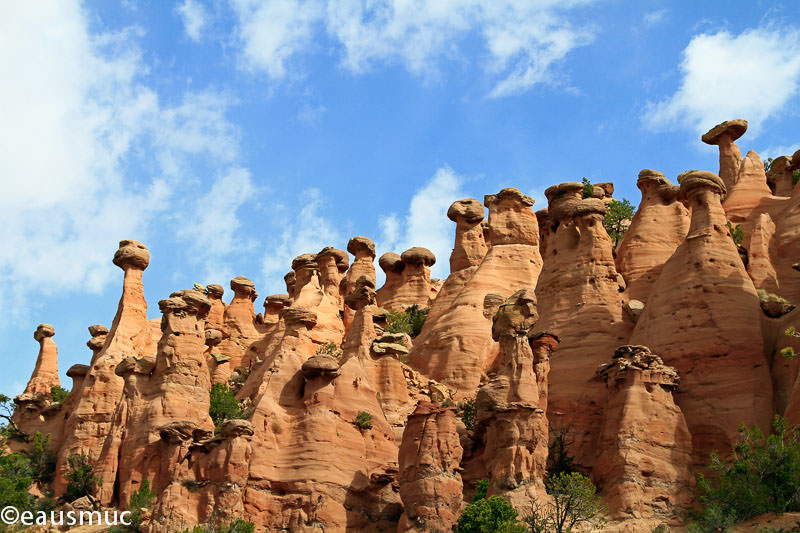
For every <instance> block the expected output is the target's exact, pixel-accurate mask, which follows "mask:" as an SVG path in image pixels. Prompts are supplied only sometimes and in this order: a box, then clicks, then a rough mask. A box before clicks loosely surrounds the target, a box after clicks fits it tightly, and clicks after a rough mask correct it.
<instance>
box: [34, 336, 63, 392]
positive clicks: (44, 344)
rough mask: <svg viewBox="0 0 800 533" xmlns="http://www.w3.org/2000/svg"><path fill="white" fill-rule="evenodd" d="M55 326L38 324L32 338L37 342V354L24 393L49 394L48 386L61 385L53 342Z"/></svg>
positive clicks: (56, 351)
mask: <svg viewBox="0 0 800 533" xmlns="http://www.w3.org/2000/svg"><path fill="white" fill-rule="evenodd" d="M55 334H56V330H55V328H53V326H51V325H50V324H39V327H37V328H36V331H35V332H34V333H33V338H34V339H35V340H36V342H38V343H39V355H38V356H37V357H36V366H35V367H34V369H33V374H32V375H31V379H30V380H29V381H28V386H27V387H25V394H35V393H41V394H50V387H55V386H58V385H61V382H60V381H59V379H58V348H57V347H56V343H55V342H53V335H55Z"/></svg>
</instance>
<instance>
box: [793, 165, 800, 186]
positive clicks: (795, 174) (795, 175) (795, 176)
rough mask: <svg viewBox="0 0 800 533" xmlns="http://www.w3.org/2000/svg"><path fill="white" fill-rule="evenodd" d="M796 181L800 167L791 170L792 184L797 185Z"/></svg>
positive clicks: (799, 176)
mask: <svg viewBox="0 0 800 533" xmlns="http://www.w3.org/2000/svg"><path fill="white" fill-rule="evenodd" d="M798 181H800V169H797V170H795V171H793V172H792V185H797V182H798Z"/></svg>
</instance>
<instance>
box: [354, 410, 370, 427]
mask: <svg viewBox="0 0 800 533" xmlns="http://www.w3.org/2000/svg"><path fill="white" fill-rule="evenodd" d="M356 426H358V428H359V429H372V415H371V414H369V413H368V412H366V411H359V412H358V414H357V415H356Z"/></svg>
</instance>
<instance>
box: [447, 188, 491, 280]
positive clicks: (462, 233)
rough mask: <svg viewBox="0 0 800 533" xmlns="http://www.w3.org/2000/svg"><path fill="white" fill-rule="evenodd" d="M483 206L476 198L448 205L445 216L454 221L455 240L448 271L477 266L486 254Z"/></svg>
mask: <svg viewBox="0 0 800 533" xmlns="http://www.w3.org/2000/svg"><path fill="white" fill-rule="evenodd" d="M483 211H484V207H483V204H481V203H480V202H479V201H478V200H476V199H474V198H467V199H466V200H458V201H455V202H453V203H452V204H451V205H450V209H448V210H447V218H449V219H450V220H452V221H453V222H455V223H456V241H455V245H454V246H453V252H452V253H451V254H450V272H457V271H459V270H461V269H464V268H468V267H472V266H478V265H480V264H481V261H483V257H484V256H485V255H486V248H487V247H486V242H485V241H484V240H483V229H482V228H481V222H483Z"/></svg>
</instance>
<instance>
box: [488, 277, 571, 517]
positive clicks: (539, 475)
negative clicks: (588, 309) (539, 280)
mask: <svg viewBox="0 0 800 533" xmlns="http://www.w3.org/2000/svg"><path fill="white" fill-rule="evenodd" d="M537 319H538V314H537V312H536V296H535V293H534V291H533V290H532V289H523V290H520V291H517V292H516V293H514V295H512V296H511V298H509V299H508V300H506V301H505V302H504V303H503V304H502V305H501V306H500V307H499V309H498V310H497V314H496V315H495V317H494V320H493V326H492V336H493V338H494V339H495V340H497V341H499V343H500V356H499V361H498V363H499V369H498V371H497V375H496V377H494V378H492V379H491V380H490V381H489V382H488V383H487V384H486V385H484V386H483V387H481V389H479V390H478V394H477V398H476V407H477V410H478V415H477V417H478V424H479V437H478V439H479V440H480V441H481V442H482V443H483V447H484V449H483V463H484V465H485V470H486V472H487V474H488V477H489V490H490V492H491V493H497V492H501V493H503V492H506V491H512V492H513V494H510V495H507V497H509V498H510V499H511V500H512V501H514V502H515V503H522V502H523V501H524V500H526V499H527V500H528V501H530V499H531V498H535V497H536V496H537V494H538V495H539V496H541V495H542V494H544V475H545V470H546V466H547V465H546V463H547V454H548V446H547V445H548V435H549V429H548V421H547V398H548V373H549V371H550V353H551V352H552V350H553V349H554V348H555V347H556V346H557V345H558V340H557V338H556V337H555V336H553V335H551V334H549V333H537V332H535V331H534V328H538V326H537V325H536V321H537ZM529 334H530V337H533V338H530V337H529Z"/></svg>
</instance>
